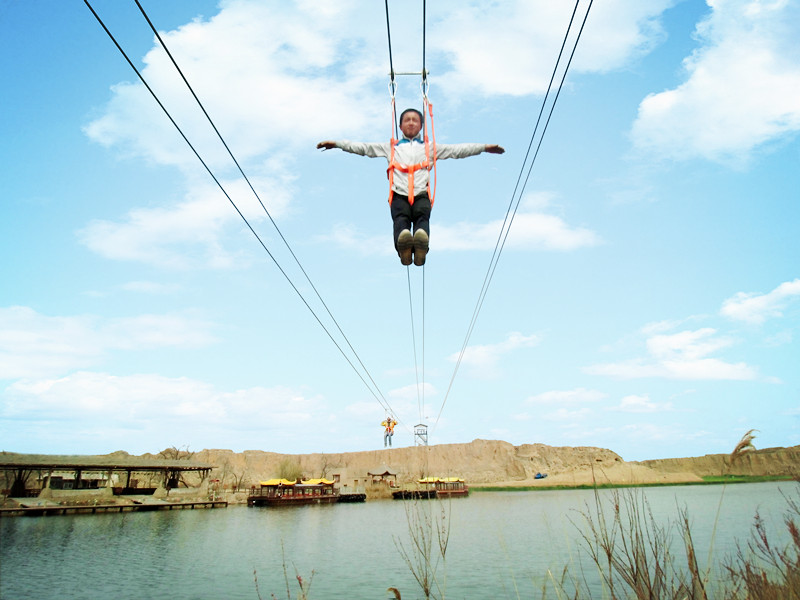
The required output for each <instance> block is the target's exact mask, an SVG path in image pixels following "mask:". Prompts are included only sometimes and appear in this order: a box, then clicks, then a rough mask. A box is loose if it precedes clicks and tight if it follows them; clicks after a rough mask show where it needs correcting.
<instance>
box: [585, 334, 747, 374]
mask: <svg viewBox="0 0 800 600" xmlns="http://www.w3.org/2000/svg"><path fill="white" fill-rule="evenodd" d="M716 333H717V332H716V330H715V329H711V328H702V329H698V330H695V331H682V332H679V333H675V334H672V335H666V334H659V335H653V336H651V337H650V338H648V339H647V342H646V347H647V352H648V355H649V356H648V357H647V358H637V359H633V360H627V361H622V362H617V363H606V364H599V365H592V366H590V367H586V368H585V369H584V371H585V372H587V373H591V374H593V375H605V376H609V377H615V378H619V379H636V378H641V377H663V378H667V379H690V380H694V379H712V380H720V379H731V380H753V379H756V378H757V376H758V373H757V371H756V369H754V368H753V367H750V366H749V365H747V364H746V363H743V362H739V363H729V362H726V361H724V360H721V359H719V358H712V357H709V356H708V355H709V354H712V353H714V352H717V351H718V350H721V349H723V348H727V347H729V346H731V345H732V344H733V341H732V340H730V339H728V338H725V337H719V336H716Z"/></svg>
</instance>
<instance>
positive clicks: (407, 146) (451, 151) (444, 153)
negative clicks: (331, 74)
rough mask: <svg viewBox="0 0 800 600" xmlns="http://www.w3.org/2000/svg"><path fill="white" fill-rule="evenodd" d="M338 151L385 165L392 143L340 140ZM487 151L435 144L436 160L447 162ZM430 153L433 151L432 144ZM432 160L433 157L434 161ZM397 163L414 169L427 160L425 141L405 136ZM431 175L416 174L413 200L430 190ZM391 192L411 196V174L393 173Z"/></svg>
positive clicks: (478, 146)
mask: <svg viewBox="0 0 800 600" xmlns="http://www.w3.org/2000/svg"><path fill="white" fill-rule="evenodd" d="M336 147H337V148H341V149H342V150H344V151H345V152H352V153H353V154H359V155H361V156H368V157H370V158H377V157H380V156H383V157H384V158H385V159H386V162H389V157H390V156H391V152H392V145H391V142H382V143H375V142H351V141H350V140H340V141H337V142H336ZM484 150H486V144H436V160H442V159H445V158H467V157H468V156H476V155H478V154H480V153H481V152H483V151H484ZM431 153H433V148H432V144H431ZM431 158H433V157H431ZM394 159H395V162H398V163H400V164H401V165H403V166H411V165H416V164H418V163H421V162H423V161H424V160H425V143H424V142H423V141H422V138H419V137H418V138H415V139H413V140H409V139H408V138H406V137H405V136H404V137H403V138H402V139H401V140H400V141H399V142H397V146H395V149H394ZM429 179H430V173H429V171H428V169H419V170H417V171H416V172H415V173H414V196H419V195H420V194H424V193H425V192H426V190H427V187H428V180H429ZM392 190H393V191H395V192H396V193H398V194H401V195H403V196H408V174H407V173H404V172H403V171H399V170H398V169H395V170H394V177H393V178H392Z"/></svg>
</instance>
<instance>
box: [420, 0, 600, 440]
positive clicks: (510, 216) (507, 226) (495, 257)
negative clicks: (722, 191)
mask: <svg viewBox="0 0 800 600" xmlns="http://www.w3.org/2000/svg"><path fill="white" fill-rule="evenodd" d="M593 2H594V0H590V1H589V6H588V8H587V9H586V13H585V14H584V17H583V22H582V23H581V27H580V30H579V31H578V35H577V37H576V39H575V43H574V45H573V47H572V51H571V53H570V57H569V60H568V62H567V65H566V67H565V69H564V72H563V75H562V77H561V81H560V83H559V85H558V90H557V92H556V94H555V97H554V99H553V102H552V104H551V106H550V111H549V113H548V116H547V119H546V121H545V124H544V127H543V129H542V132H541V135H540V136H539V142H538V144H537V146H536V151H535V152H534V155H533V158H531V161H530V165H529V167H528V171H527V174H526V176H525V180H524V182H523V185H522V187H521V188H520V187H519V184H520V181H521V180H522V175H523V173H525V165H526V163H527V160H528V157H529V155H530V151H531V148H532V146H533V143H534V140H535V138H536V132H537V130H538V128H539V124H540V121H541V118H542V115H543V113H544V109H545V106H546V104H547V98H548V96H549V94H550V90H551V88H552V84H553V81H554V79H555V75H556V73H557V71H558V67H559V64H560V63H561V57H562V56H563V52H564V48H565V45H566V42H567V39H568V38H569V34H570V31H571V30H572V26H573V22H574V19H575V14H576V12H577V9H578V4H579V3H580V0H576V2H575V8H574V9H573V11H572V16H571V18H570V21H569V25H568V26H567V31H566V33H565V34H564V40H563V41H562V44H561V49H560V51H559V54H558V58H557V59H556V65H555V67H554V69H553V73H552V75H551V77H550V83H549V84H548V88H547V93H546V94H545V97H544V99H543V101H542V106H541V109H540V111H539V116H538V118H537V120H536V125H535V127H534V131H533V134H532V135H531V140H530V143H529V144H528V150H527V152H526V154H525V158H524V160H523V162H522V167H521V169H520V173H519V175H518V177H517V183H516V185H515V187H514V191H513V193H512V195H511V201H510V203H509V208H508V210H507V211H506V217H505V219H504V221H503V226H502V227H501V229H500V234H499V236H498V239H497V242H496V244H495V249H494V253H493V254H492V259H491V260H490V262H489V268H488V270H487V272H486V276H485V278H484V283H483V287H482V288H481V291H480V293H479V294H478V301H477V303H476V305H475V310H474V312H473V315H472V320H471V321H470V324H469V327H468V329H467V334H466V336H465V338H464V343H463V344H462V346H461V351H460V353H459V356H458V360H457V361H456V366H455V368H454V370H453V375H452V377H451V378H450V383H449V385H448V388H447V392H446V394H445V397H444V400H443V401H442V406H441V408H440V409H439V413H438V415H437V416H436V421H435V422H434V430H435V428H436V426H437V425H438V423H439V419H440V417H441V416H442V411H443V410H444V407H445V404H446V403H447V399H448V398H449V396H450V391H451V389H452V387H453V382H454V381H455V378H456V374H457V373H458V369H459V367H460V366H461V362H462V360H463V358H464V354H465V352H466V349H467V345H468V343H469V339H470V337H471V336H472V332H473V330H474V328H475V324H476V322H477V319H478V315H479V313H480V311H481V308H482V307H483V302H484V300H485V299H486V294H487V292H488V288H489V285H490V284H491V281H492V279H493V278H494V273H495V270H496V269H497V264H498V262H499V261H500V255H501V253H502V251H503V248H504V247H505V243H506V240H507V239H508V235H509V232H510V231H511V225H512V223H513V221H514V217H515V216H516V213H517V209H518V208H519V204H520V201H521V200H522V194H523V193H524V191H525V188H526V187H527V184H528V180H529V178H530V175H531V172H532V170H533V166H534V164H535V162H536V158H537V157H538V155H539V150H540V149H541V146H542V142H543V140H544V135H545V133H546V132H547V127H548V125H549V124H550V119H551V117H552V116H553V111H554V110H555V106H556V103H557V102H558V98H559V96H560V94H561V89H562V87H563V85H564V81H565V79H566V77H567V73H568V72H569V67H570V65H571V64H572V59H573V57H574V56H575V51H576V50H577V47H578V42H579V41H580V38H581V35H582V33H583V29H584V27H585V25H586V20H587V18H588V17H589V11H590V10H591V8H592V4H593ZM518 190H519V194H517V191H518ZM515 196H516V197H517V200H516V204H515V203H514V197H515ZM512 206H513V211H512Z"/></svg>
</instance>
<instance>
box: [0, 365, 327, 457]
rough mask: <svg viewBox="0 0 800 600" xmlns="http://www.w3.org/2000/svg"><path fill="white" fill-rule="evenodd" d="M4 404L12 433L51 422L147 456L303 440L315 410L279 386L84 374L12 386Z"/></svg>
mask: <svg viewBox="0 0 800 600" xmlns="http://www.w3.org/2000/svg"><path fill="white" fill-rule="evenodd" d="M4 399H5V401H4V402H3V404H2V405H0V417H2V418H3V419H13V420H14V421H15V423H17V424H18V426H19V427H28V426H29V425H28V423H29V422H30V423H31V424H30V426H31V427H38V426H40V424H41V422H42V421H58V422H59V423H61V427H60V429H61V430H62V431H68V432H70V433H69V436H70V437H74V432H76V431H92V438H93V441H92V442H91V444H92V445H93V446H94V445H96V444H97V443H98V440H99V441H100V442H101V443H104V444H106V446H105V447H106V448H109V447H110V448H120V447H124V448H126V449H132V448H141V447H142V445H143V443H145V442H146V443H148V444H150V447H149V448H150V449H151V450H152V449H155V448H163V447H166V446H168V445H170V444H175V443H176V440H178V441H180V443H181V444H183V443H185V442H187V441H188V443H189V444H191V445H192V446H194V447H198V446H202V447H240V448H241V444H242V443H246V444H251V445H252V447H260V445H259V444H262V443H263V440H264V439H265V438H264V436H265V435H269V436H270V437H271V438H273V439H274V437H275V436H280V437H283V436H287V435H295V436H297V435H302V434H304V432H306V431H307V428H308V427H309V425H310V423H311V422H312V420H313V419H312V415H314V414H315V413H319V411H320V409H321V408H323V406H322V404H321V401H320V399H319V398H315V397H308V396H306V395H305V394H304V393H302V392H300V391H297V390H292V389H288V388H284V387H274V388H263V387H254V388H249V389H242V390H236V391H233V392H225V391H220V390H217V389H215V388H214V387H213V386H212V385H210V384H208V383H205V382H202V381H196V380H191V379H187V378H185V377H181V378H169V377H162V376H159V375H146V374H145V375H130V376H124V377H119V376H114V375H109V374H105V373H93V372H85V371H83V372H77V373H74V374H72V375H69V376H67V377H63V378H59V379H45V380H39V381H35V382H31V381H20V382H16V383H14V384H12V385H10V386H9V387H8V388H6V390H5V392H4ZM153 415H158V418H157V419H154V418H153ZM65 423H68V424H69V425H68V426H67V427H66V428H65V427H64V424H65ZM109 432H113V435H109ZM237 437H238V438H239V439H237ZM64 443H67V442H66V441H65V442H64Z"/></svg>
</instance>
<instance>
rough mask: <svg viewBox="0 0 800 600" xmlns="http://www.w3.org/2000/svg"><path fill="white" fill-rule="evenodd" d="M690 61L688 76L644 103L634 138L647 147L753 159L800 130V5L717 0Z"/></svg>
mask: <svg viewBox="0 0 800 600" xmlns="http://www.w3.org/2000/svg"><path fill="white" fill-rule="evenodd" d="M709 5H710V7H711V14H710V15H709V17H708V18H707V19H706V20H705V21H702V22H701V23H700V24H699V25H698V27H697V32H696V36H697V38H698V40H699V41H700V43H701V46H700V47H699V48H698V49H697V50H695V52H694V53H693V54H692V56H690V57H688V58H687V59H685V61H684V67H685V69H686V74H687V78H686V81H685V82H684V83H682V84H681V85H679V86H678V87H677V88H675V89H671V90H666V91H663V92H660V93H655V94H651V95H650V96H648V97H647V98H645V99H644V100H643V101H642V103H641V104H640V106H639V115H638V117H637V120H636V122H635V123H634V126H633V131H632V136H633V141H634V143H635V144H636V146H637V147H639V148H640V149H641V150H642V151H643V152H646V153H649V154H656V155H661V156H665V157H668V158H674V159H679V160H680V159H692V158H695V157H705V158H708V159H711V160H728V159H731V158H733V159H741V158H746V157H747V156H748V155H749V153H750V152H751V151H752V150H753V149H754V148H755V147H757V146H759V145H761V144H764V143H765V142H767V141H770V140H774V139H778V138H780V137H781V136H784V135H786V134H790V133H794V132H797V131H798V130H800V54H798V52H797V27H796V23H797V22H798V19H800V4H798V3H797V2H790V1H786V0H778V1H772V2H752V1H750V0H726V1H725V2H720V1H710V0H709Z"/></svg>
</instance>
